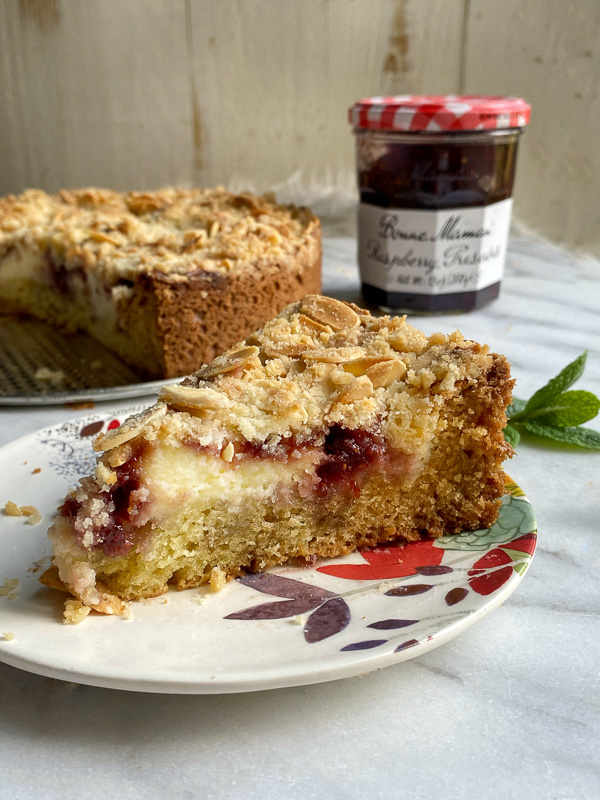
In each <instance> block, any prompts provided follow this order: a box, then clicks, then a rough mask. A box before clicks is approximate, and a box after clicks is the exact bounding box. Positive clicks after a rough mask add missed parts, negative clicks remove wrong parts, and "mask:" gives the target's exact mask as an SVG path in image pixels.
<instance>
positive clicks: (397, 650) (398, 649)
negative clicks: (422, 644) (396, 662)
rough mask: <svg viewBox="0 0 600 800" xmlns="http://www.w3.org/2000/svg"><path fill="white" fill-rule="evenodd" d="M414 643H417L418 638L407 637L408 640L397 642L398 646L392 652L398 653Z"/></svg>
mask: <svg viewBox="0 0 600 800" xmlns="http://www.w3.org/2000/svg"><path fill="white" fill-rule="evenodd" d="M416 644H419V640H418V639H409V640H408V641H406V642H402V644H399V645H398V647H397V648H396V649H395V650H394V653H399V652H400V651H401V650H408V648H409V647H414V646H415V645H416Z"/></svg>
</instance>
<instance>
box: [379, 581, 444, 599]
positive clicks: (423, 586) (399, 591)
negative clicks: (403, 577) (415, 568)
mask: <svg viewBox="0 0 600 800" xmlns="http://www.w3.org/2000/svg"><path fill="white" fill-rule="evenodd" d="M430 589H433V586H432V585H431V584H429V583H413V584H411V585H409V586H396V587H395V588H394V589H389V590H388V591H387V592H386V594H387V595H389V596H390V597H411V596H412V595H413V594H423V592H428V591H429V590H430Z"/></svg>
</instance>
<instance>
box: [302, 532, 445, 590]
mask: <svg viewBox="0 0 600 800" xmlns="http://www.w3.org/2000/svg"><path fill="white" fill-rule="evenodd" d="M444 552H445V551H444V550H442V549H441V548H439V547H435V546H434V542H433V540H432V539H424V540H423V541H420V542H410V543H408V544H405V545H394V546H393V547H376V548H374V549H373V550H362V551H361V556H362V557H363V558H364V559H365V561H366V562H367V563H366V564H332V565H331V566H326V567H317V572H322V573H324V574H325V575H333V577H334V578H345V579H347V580H351V581H375V580H387V579H389V578H404V577H406V576H407V575H416V574H418V573H419V571H420V570H421V568H425V567H428V568H430V569H428V570H427V574H428V575H431V574H435V572H434V570H436V568H437V567H439V564H440V562H441V560H442V558H443V557H444ZM439 569H440V570H443V567H439ZM444 571H445V570H444Z"/></svg>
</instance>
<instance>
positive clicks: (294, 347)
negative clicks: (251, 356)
mask: <svg viewBox="0 0 600 800" xmlns="http://www.w3.org/2000/svg"><path fill="white" fill-rule="evenodd" d="M311 349H314V350H316V349H317V347H316V346H315V345H310V344H307V343H306V342H296V341H293V340H290V341H281V342H274V343H272V344H271V343H269V344H265V346H264V347H263V353H264V354H265V355H266V356H267V358H279V356H287V357H288V358H300V356H302V355H303V354H304V353H307V352H310V350H311Z"/></svg>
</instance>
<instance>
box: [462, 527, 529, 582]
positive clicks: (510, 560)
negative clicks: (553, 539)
mask: <svg viewBox="0 0 600 800" xmlns="http://www.w3.org/2000/svg"><path fill="white" fill-rule="evenodd" d="M535 543H536V535H535V533H526V534H525V535H524V536H519V537H518V538H517V539H514V540H513V541H512V542H507V543H506V544H503V545H501V546H500V547H495V548H494V549H493V550H490V551H489V553H486V554H485V555H484V556H482V557H481V558H480V559H479V560H478V561H476V562H475V563H474V564H473V569H471V570H469V585H470V586H471V589H473V591H474V592H477V594H482V595H488V594H492V592H495V591H496V590H497V589H499V588H500V587H501V586H504V584H505V583H506V582H507V581H508V580H509V578H510V577H511V575H512V571H513V569H514V570H515V571H516V572H522V571H524V570H525V567H526V565H527V561H526V560H525V559H524V557H525V556H526V555H528V556H532V555H533V551H534V550H535ZM521 556H523V558H521ZM515 562H516V563H515Z"/></svg>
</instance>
